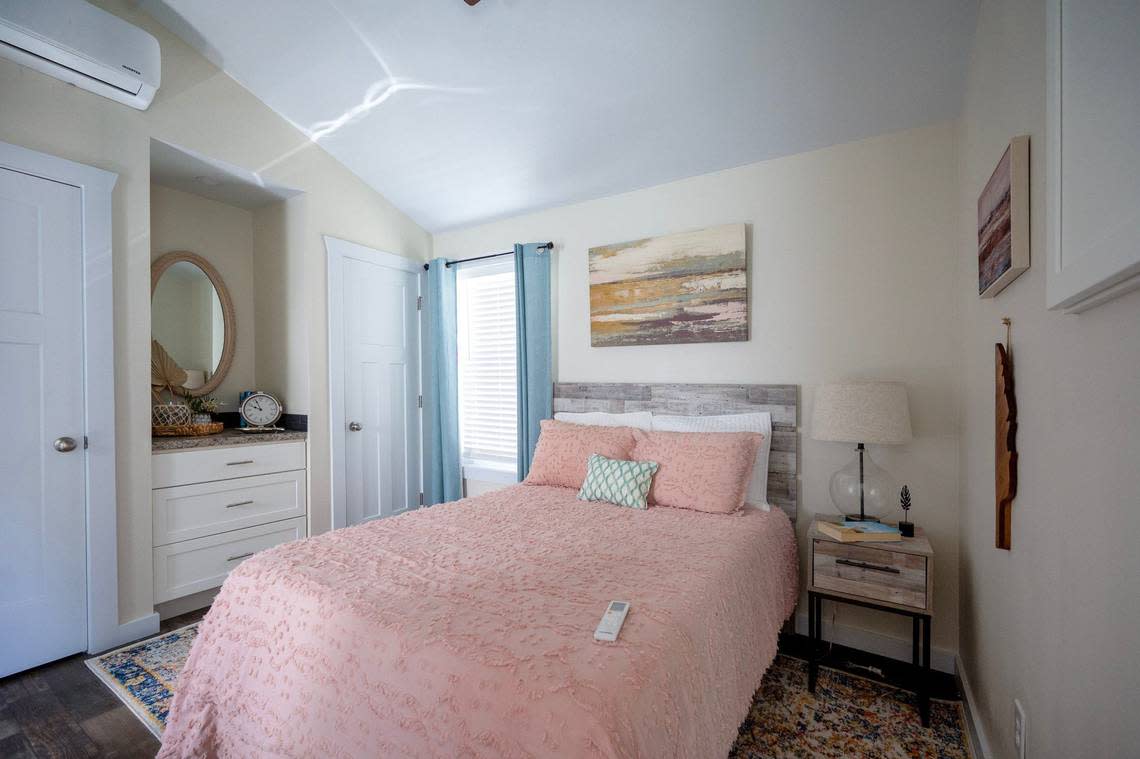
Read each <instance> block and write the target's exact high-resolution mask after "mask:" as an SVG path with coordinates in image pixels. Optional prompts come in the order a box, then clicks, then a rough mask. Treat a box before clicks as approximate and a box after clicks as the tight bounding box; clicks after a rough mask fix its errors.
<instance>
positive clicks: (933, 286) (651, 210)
mask: <svg viewBox="0 0 1140 759" xmlns="http://www.w3.org/2000/svg"><path fill="white" fill-rule="evenodd" d="M957 188H958V184H957V153H956V128H955V125H954V124H949V123H946V124H939V125H935V126H931V127H927V128H923V129H915V130H910V131H905V132H900V133H896V134H891V135H886V136H883V137H877V138H874V139H870V140H864V141H861V142H855V143H851V144H847V145H840V146H837V147H832V148H827V149H824V150H818V151H814V152H811V153H805V154H801V155H797V156H792V157H789V158H781V159H777V160H773V161H766V162H763V163H757V164H753V165H750V166H745V167H741V168H737V169H731V170H728V171H722V172H717V173H714V174H708V175H704V176H700V177H695V178H693V179H688V180H683V181H680V182H673V183H670V184H665V185H660V186H657V187H651V188H649V189H645V190H639V191H637V192H631V193H628V194H625V195H618V196H614V197H610V198H605V199H602V200H597V201H592V202H587V203H579V204H576V205H571V206H565V207H562V208H556V209H552V210H548V211H543V212H539V213H534V214H529V215H526V216H521V217H517V218H514V219H508V220H505V221H500V222H495V223H492V224H487V225H484V226H479V227H474V228H471V229H466V230H459V231H455V232H448V233H443V234H439V235H436V236H435V238H434V247H435V249H434V255H437V256H447V257H450V258H463V257H468V256H472V255H477V254H480V253H485V252H488V251H499V250H507V249H509V247H510V246H511V245H512V244H513V243H516V242H532V241H544V240H553V241H554V242H555V245H556V252H555V254H554V255H555V259H556V267H555V269H556V271H555V283H554V291H555V293H556V295H555V314H554V322H555V324H554V327H555V336H556V338H555V350H556V355H555V376H556V377H557V379H558V380H559V381H619V382H623V381H624V382H652V381H675V382H750V383H783V382H787V383H794V384H798V385H800V386H801V387H802V388H803V392H802V401H803V406H802V412H801V413H802V416H801V425H802V426H803V428H804V433H803V434H802V436H801V443H802V451H803V457H802V466H801V469H802V497H801V507H802V511H801V516H800V519H799V523H798V525H797V529H798V532H799V534H800V538H801V562H804V557H806V555H807V553H806V541H805V540H804V538H803V536H804V534H805V533H806V530H807V526H808V525H809V524H810V522H811V517H812V514H814V513H816V512H821V513H832V508H831V502H830V498H829V497H828V493H827V484H828V478H829V477H830V475H831V473H832V472H833V471H834V470H836V469H838V468H839V467H841V466H843V465H844V464H846V463H847V461H849V460H850V458H852V456H853V452H852V451H851V450H848V449H847V448H846V447H845V446H843V445H839V444H834V443H816V442H814V441H812V440H811V439H810V437H809V435H810V430H809V429H808V428H807V424H808V421H809V420H810V418H811V409H812V398H813V388H814V387H815V386H816V385H817V384H818V383H821V382H825V381H828V380H833V379H838V378H843V377H864V378H892V379H899V380H902V381H904V382H906V383H907V385H908V387H909V390H910V400H911V412H912V417H913V422H914V432H915V439H914V442H913V443H911V444H910V445H907V446H905V447H900V448H897V449H887V448H879V449H875V450H873V451H872V454H873V455H874V456H875V457H876V459H877V460H878V461H879V462H880V463H881V464H883V465H884V466H885V467H886V468H887V469H888V470H889V471H891V472H893V473H894V474H895V476H896V477H898V478H899V479H900V481H901V482H906V483H909V484H910V486H911V489H912V490H913V491H914V493H915V504H916V505H915V510H914V519H915V521H916V522H918V524H919V525H921V526H922V527H924V528H926V529H927V530H928V531H929V533H930V536H931V539H932V541H933V544H934V548H935V551H936V552H937V561H936V572H935V575H936V583H937V590H936V594H935V622H934V644H935V646H937V647H941V648H944V649H949V650H950V651H954V650H956V649H957V635H958V632H957V620H958V611H957V598H958V590H957V583H958V565H957V552H958V545H957V543H958V506H957V504H958V492H957V490H958V476H957V473H958V462H957V458H958V439H957V414H956V405H957V382H958V376H959V371H958V368H957V357H958V355H959V345H958V341H959V337H960V336H959V330H958V329H957V319H958V313H957V312H958V303H959V300H960V299H959V298H958V296H957V293H956V290H955V287H954V282H955V278H956V276H957V272H958V265H957V262H956V256H957V255H958V253H959V248H958V246H956V244H955V242H954V241H955V239H956V237H955V234H956V229H957V227H956V221H957V219H958V206H957V203H958V193H957ZM728 222H747V223H748V224H749V225H750V227H749V249H750V251H751V259H750V266H751V267H752V268H751V271H752V303H751V306H752V339H751V340H750V341H749V342H744V343H733V344H724V343H721V344H703V345H677V346H646V347H629V348H592V347H590V333H589V290H588V285H587V262H586V254H587V250H588V249H589V248H590V247H591V246H596V245H603V244H606V243H613V242H621V241H623V240H632V239H637V238H642V237H648V236H652V235H658V234H663V233H667V232H675V231H681V230H687V229H695V228H700V227H706V226H712V225H715V224H725V223H728ZM892 516H893V515H892ZM805 566H806V563H805ZM828 613H830V612H828ZM838 616H839V620H838V621H839V622H840V624H851V625H854V626H863V627H867V628H871V629H875V630H878V631H884V632H886V633H888V634H891V635H894V636H897V637H899V638H906V639H907V640H909V636H910V625H909V622H908V621H906V620H904V619H901V618H896V617H894V616H893V615H890V616H889V615H882V614H877V613H874V612H865V611H863V610H859V609H854V608H852V607H844V608H842V609H841V610H840V611H839V612H838Z"/></svg>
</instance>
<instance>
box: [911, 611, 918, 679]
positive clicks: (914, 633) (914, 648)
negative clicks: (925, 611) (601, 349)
mask: <svg viewBox="0 0 1140 759" xmlns="http://www.w3.org/2000/svg"><path fill="white" fill-rule="evenodd" d="M910 620H911V622H913V623H914V624H913V625H912V628H911V633H910V663H911V664H913V665H914V666H916V667H917V666H918V636H919V635H920V633H919V629H918V625H919V619H918V617H911V618H910Z"/></svg>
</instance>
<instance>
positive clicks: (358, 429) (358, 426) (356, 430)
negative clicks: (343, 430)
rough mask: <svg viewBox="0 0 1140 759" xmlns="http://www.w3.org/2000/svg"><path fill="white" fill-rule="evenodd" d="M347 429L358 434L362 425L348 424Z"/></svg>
mask: <svg viewBox="0 0 1140 759" xmlns="http://www.w3.org/2000/svg"><path fill="white" fill-rule="evenodd" d="M348 428H349V429H350V430H352V431H353V432H360V431H361V430H362V429H364V425H362V424H361V423H360V422H349V423H348Z"/></svg>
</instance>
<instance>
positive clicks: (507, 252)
mask: <svg viewBox="0 0 1140 759" xmlns="http://www.w3.org/2000/svg"><path fill="white" fill-rule="evenodd" d="M553 247H554V243H552V242H544V243H543V244H542V245H539V246H538V249H539V250H550V249H551V248H553ZM514 254H515V252H514V251H513V250H504V251H503V252H502V253H488V254H487V255H485V256H475V257H474V258H461V259H459V260H458V261H448V262H447V263H445V264H444V266H446V267H451V266H453V265H455V264H465V263H467V262H468V261H482V260H483V259H486V258H498V257H499V256H513V255H514ZM429 266H430V265H429V264H424V271H427V270H428V268H429Z"/></svg>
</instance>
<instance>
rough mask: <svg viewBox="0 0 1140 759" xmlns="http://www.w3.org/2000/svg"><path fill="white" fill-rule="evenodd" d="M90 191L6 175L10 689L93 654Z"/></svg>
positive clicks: (3, 602) (1, 618)
mask: <svg viewBox="0 0 1140 759" xmlns="http://www.w3.org/2000/svg"><path fill="white" fill-rule="evenodd" d="M83 371H84V366H83V228H82V194H81V191H80V190H79V188H77V187H73V186H71V185H67V184H62V183H59V182H53V181H50V180H47V179H40V178H37V177H32V176H29V175H27V174H21V173H18V172H15V171H11V170H9V169H0V387H2V388H4V392H5V395H6V397H7V400H8V402H7V403H5V404H4V414H3V418H4V430H3V434H0V677H3V676H5V675H8V674H11V673H13V672H19V671H20V670H23V669H27V668H29V667H34V666H36V665H38V664H43V663H44V662H48V661H52V660H54V659H59V658H61V657H64V656H68V655H70V654H74V653H76V652H78V651H83V650H84V649H85V648H86V647H87V574H86V535H87V532H86V531H87V526H86V499H85V485H84V474H85V473H84V466H85V461H84V459H85V455H84V452H83V434H84V409H83V392H84V390H83V388H84V374H83Z"/></svg>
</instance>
